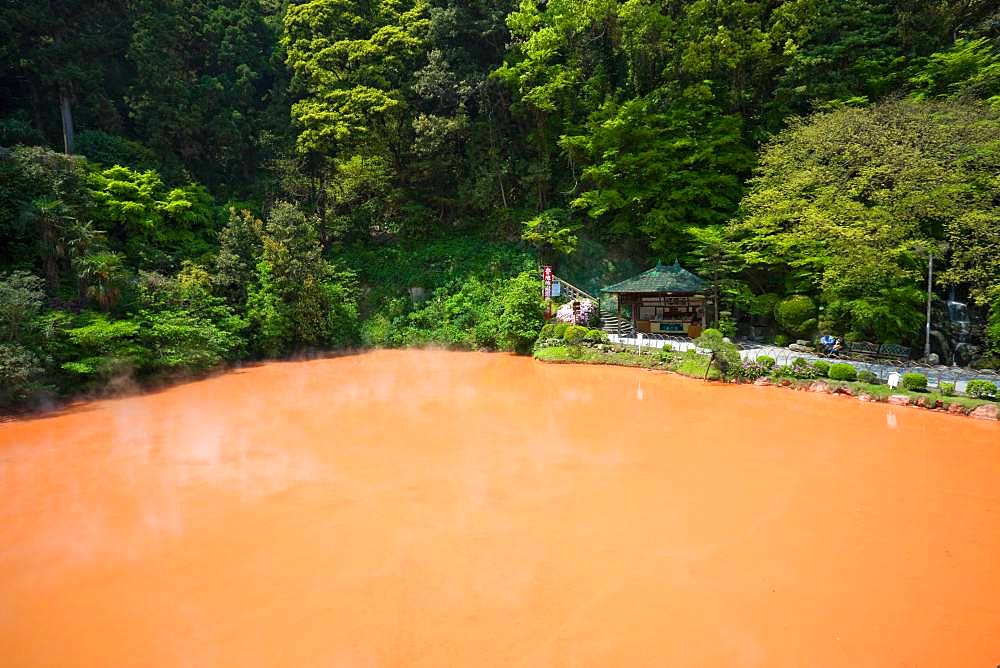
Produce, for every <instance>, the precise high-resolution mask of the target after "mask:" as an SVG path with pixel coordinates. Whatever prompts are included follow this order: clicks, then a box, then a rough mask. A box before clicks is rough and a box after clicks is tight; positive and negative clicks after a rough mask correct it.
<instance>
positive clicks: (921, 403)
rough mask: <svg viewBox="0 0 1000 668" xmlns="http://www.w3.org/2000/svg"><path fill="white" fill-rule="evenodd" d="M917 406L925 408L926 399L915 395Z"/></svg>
mask: <svg viewBox="0 0 1000 668" xmlns="http://www.w3.org/2000/svg"><path fill="white" fill-rule="evenodd" d="M917 406H920V407H921V408H927V399H925V398H924V397H917Z"/></svg>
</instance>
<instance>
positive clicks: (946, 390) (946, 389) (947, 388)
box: [938, 382, 955, 397]
mask: <svg viewBox="0 0 1000 668" xmlns="http://www.w3.org/2000/svg"><path fill="white" fill-rule="evenodd" d="M938 389H939V390H941V394H943V395H944V396H946V397H952V396H954V395H955V383H945V382H941V383H938Z"/></svg>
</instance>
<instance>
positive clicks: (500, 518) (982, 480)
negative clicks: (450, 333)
mask: <svg viewBox="0 0 1000 668" xmlns="http://www.w3.org/2000/svg"><path fill="white" fill-rule="evenodd" d="M997 664H1000V425H997V424H996V423H989V422H979V421H974V420H969V419H964V418H956V417H951V416H947V415H940V414H933V413H930V412H927V411H920V410H917V409H908V408H893V407H888V406H884V405H867V404H862V403H860V402H857V401H854V400H851V399H846V398H839V397H833V396H826V395H821V396H817V395H812V394H808V393H793V392H789V391H785V390H778V389H773V388H758V387H737V386H723V385H718V384H707V383H702V382H698V381H692V380H688V379H685V378H681V377H677V376H671V375H666V374H656V373H650V372H644V371H638V370H633V369H621V368H610V367H588V366H556V365H544V364H540V363H537V362H533V361H532V360H530V359H525V358H518V357H513V356H506V355H488V354H475V353H448V352H431V351H409V352H402V351H386V352H374V353H368V354H362V355H357V356H348V357H340V358H335V359H326V360H318V361H309V362H290V363H272V364H265V365H261V366H257V367H250V368H245V369H243V370H239V371H234V372H231V373H227V374H224V375H220V376H217V377H213V378H210V379H207V380H202V381H198V382H192V383H188V384H184V385H180V386H176V387H173V388H171V389H168V390H165V391H161V392H156V393H151V394H147V395H143V396H135V397H131V398H125V399H118V400H110V401H99V402H94V403H87V404H80V405H76V406H73V407H71V408H70V409H68V410H66V411H63V412H62V413H61V414H57V415H52V416H48V417H41V418H37V419H30V420H22V421H15V422H8V423H5V424H0V665H3V666H4V667H5V668H12V667H15V666H74V667H78V666H84V667H86V666H101V667H105V666H127V667H132V666H142V667H156V666H351V667H353V666H362V667H364V666H602V667H604V666H683V667H687V666H725V667H727V668H732V667H734V666H789V667H791V666H795V667H799V666H836V667H843V666H851V667H855V668H856V667H859V666H873V667H874V666H878V667H879V668H881V667H884V666H947V667H961V666H969V667H977V666H982V667H984V668H985V667H989V668H992V667H993V666H996V665H997Z"/></svg>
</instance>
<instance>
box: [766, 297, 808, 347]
mask: <svg viewBox="0 0 1000 668" xmlns="http://www.w3.org/2000/svg"><path fill="white" fill-rule="evenodd" d="M774 318H775V320H777V321H778V326H779V327H780V328H781V330H782V331H784V332H787V333H789V334H791V335H792V336H800V337H803V336H808V335H809V334H810V333H811V332H812V330H814V329H815V328H816V304H815V303H813V300H812V299H810V298H809V297H807V296H805V295H793V296H791V297H788V298H787V299H783V300H781V301H780V302H778V306H777V307H775V309H774Z"/></svg>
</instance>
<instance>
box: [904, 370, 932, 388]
mask: <svg viewBox="0 0 1000 668" xmlns="http://www.w3.org/2000/svg"><path fill="white" fill-rule="evenodd" d="M902 388H903V389H904V390H909V391H910V392H926V391H927V376H925V375H924V374H922V373H904V374H903V382H902Z"/></svg>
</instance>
